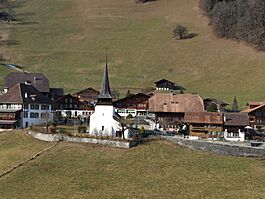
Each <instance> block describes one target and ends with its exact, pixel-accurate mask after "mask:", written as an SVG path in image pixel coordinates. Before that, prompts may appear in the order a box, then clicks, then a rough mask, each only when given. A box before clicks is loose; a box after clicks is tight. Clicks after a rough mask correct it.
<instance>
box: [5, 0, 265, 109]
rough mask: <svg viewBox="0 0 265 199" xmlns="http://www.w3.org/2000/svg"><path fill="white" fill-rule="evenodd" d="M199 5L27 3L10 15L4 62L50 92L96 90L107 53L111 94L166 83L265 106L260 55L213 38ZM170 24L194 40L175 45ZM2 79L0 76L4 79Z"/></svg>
mask: <svg viewBox="0 0 265 199" xmlns="http://www.w3.org/2000/svg"><path fill="white" fill-rule="evenodd" d="M197 4H198V0H189V1H187V0H177V1H176V0H159V1H155V2H152V3H147V4H135V3H134V1H133V0H104V1H102V0H93V1H92V0H56V1H54V0H45V1H42V0H27V1H25V3H24V4H23V6H20V7H19V8H17V10H16V13H17V16H18V19H19V20H21V21H18V22H17V23H15V24H14V25H12V30H11V34H10V39H11V40H14V41H17V42H18V44H17V45H10V46H9V47H8V48H6V49H5V50H6V53H8V54H9V55H10V56H11V60H10V62H12V63H16V64H19V65H23V66H25V69H26V70H29V71H32V72H43V73H44V74H46V75H47V76H48V78H49V79H50V80H51V85H52V86H54V87H64V88H65V89H66V91H67V92H75V91H78V90H80V89H83V88H86V87H88V86H92V87H95V88H97V89H99V87H100V85H101V78H102V71H103V66H104V59H105V48H106V47H108V48H109V66H110V79H111V85H112V88H113V89H116V90H117V89H121V90H122V91H123V92H124V93H125V92H126V91H127V89H128V88H129V87H130V88H135V89H138V88H142V87H149V86H152V85H153V82H154V81H156V80H158V79H160V78H168V79H170V80H173V81H175V82H178V83H179V84H181V85H183V86H184V87H186V88H187V89H188V90H189V92H197V93H199V94H201V95H202V96H203V97H217V98H220V99H223V100H227V101H228V102H232V100H233V97H234V96H237V98H238V101H239V103H240V104H241V105H242V104H244V103H245V102H246V101H249V100H264V99H265V94H264V92H263V91H264V89H265V79H264V78H263V76H264V73H265V67H264V60H265V53H263V52H257V51H255V50H254V49H252V48H251V47H247V46H245V45H244V44H241V43H237V42H234V41H230V40H224V39H217V38H216V37H215V36H214V35H213V32H212V29H211V27H210V26H209V25H208V20H207V18H205V17H203V16H202V15H201V13H200V10H199V9H198V7H197ZM177 24H183V25H185V26H187V27H188V29H189V31H190V32H192V33H197V34H198V36H197V37H194V38H192V39H188V40H182V41H180V40H174V39H173V38H172V30H173V29H174V27H175V26H176V25H177ZM3 75H4V74H2V73H1V74H0V76H1V77H3Z"/></svg>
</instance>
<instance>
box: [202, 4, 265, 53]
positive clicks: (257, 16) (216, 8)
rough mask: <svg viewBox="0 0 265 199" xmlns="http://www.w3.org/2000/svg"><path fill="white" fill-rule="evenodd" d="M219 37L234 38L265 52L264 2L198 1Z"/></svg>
mask: <svg viewBox="0 0 265 199" xmlns="http://www.w3.org/2000/svg"><path fill="white" fill-rule="evenodd" d="M200 7H201V8H202V9H203V11H204V12H205V14H206V15H207V16H208V17H209V19H210V24H211V25H212V26H213V28H214V32H215V34H216V35H217V36H219V37H224V38H234V39H236V40H238V41H245V42H247V43H250V44H253V45H254V46H255V47H257V49H260V50H265V1H264V0H200Z"/></svg>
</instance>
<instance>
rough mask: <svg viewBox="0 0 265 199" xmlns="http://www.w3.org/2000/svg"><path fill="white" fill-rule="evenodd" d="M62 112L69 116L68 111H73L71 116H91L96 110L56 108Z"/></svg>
mask: <svg viewBox="0 0 265 199" xmlns="http://www.w3.org/2000/svg"><path fill="white" fill-rule="evenodd" d="M56 111H60V112H61V116H62V117H67V112H69V111H70V112H71V117H78V116H80V117H89V116H90V115H92V114H93V113H94V110H56Z"/></svg>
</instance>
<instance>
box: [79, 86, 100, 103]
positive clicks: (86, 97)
mask: <svg viewBox="0 0 265 199" xmlns="http://www.w3.org/2000/svg"><path fill="white" fill-rule="evenodd" d="M98 95H99V92H98V91H97V90H95V89H93V88H86V89H84V90H81V91H79V92H77V93H75V94H74V97H77V98H78V99H79V101H81V102H85V103H88V104H95V103H96V101H97V97H98Z"/></svg>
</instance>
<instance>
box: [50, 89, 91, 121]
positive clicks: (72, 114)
mask: <svg viewBox="0 0 265 199" xmlns="http://www.w3.org/2000/svg"><path fill="white" fill-rule="evenodd" d="M55 107H56V108H55V109H56V115H57V117H59V118H77V117H79V118H88V117H89V116H90V115H91V114H92V113H93V112H94V107H93V106H91V105H88V104H86V103H84V102H81V101H79V99H78V98H77V97H74V96H72V95H70V94H67V95H64V96H63V97H60V98H59V99H57V100H56V105H55Z"/></svg>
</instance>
